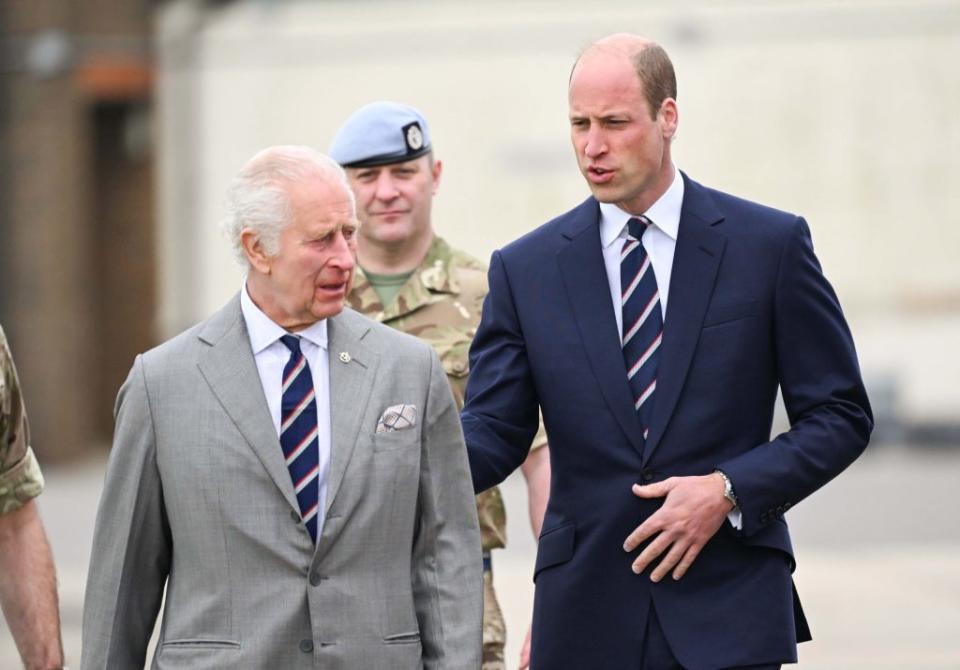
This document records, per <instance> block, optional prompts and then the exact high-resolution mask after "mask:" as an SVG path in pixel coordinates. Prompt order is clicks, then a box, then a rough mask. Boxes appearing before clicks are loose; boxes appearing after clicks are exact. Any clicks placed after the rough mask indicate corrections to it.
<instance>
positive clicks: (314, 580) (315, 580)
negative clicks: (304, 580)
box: [310, 572, 320, 586]
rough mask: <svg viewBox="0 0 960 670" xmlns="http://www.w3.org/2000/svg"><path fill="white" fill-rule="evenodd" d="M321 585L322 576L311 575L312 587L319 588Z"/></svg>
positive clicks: (313, 573)
mask: <svg viewBox="0 0 960 670" xmlns="http://www.w3.org/2000/svg"><path fill="white" fill-rule="evenodd" d="M319 583H320V575H319V574H318V573H316V572H311V573H310V586H317V585H318V584H319Z"/></svg>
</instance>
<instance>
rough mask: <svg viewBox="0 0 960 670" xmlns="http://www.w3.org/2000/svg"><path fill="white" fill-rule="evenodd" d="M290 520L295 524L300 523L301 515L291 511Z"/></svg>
mask: <svg viewBox="0 0 960 670" xmlns="http://www.w3.org/2000/svg"><path fill="white" fill-rule="evenodd" d="M290 519H291V520H292V521H293V522H294V523H300V515H299V514H297V513H296V512H294V511H293V510H290Z"/></svg>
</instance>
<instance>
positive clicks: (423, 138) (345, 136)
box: [329, 102, 431, 167]
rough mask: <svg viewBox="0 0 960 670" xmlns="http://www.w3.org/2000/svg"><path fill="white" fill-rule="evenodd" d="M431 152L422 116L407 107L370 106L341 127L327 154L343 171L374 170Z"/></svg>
mask: <svg viewBox="0 0 960 670" xmlns="http://www.w3.org/2000/svg"><path fill="white" fill-rule="evenodd" d="M430 149H431V145H430V128H429V126H427V120H426V119H425V118H423V114H421V113H420V112H419V111H417V110H416V109H414V108H413V107H411V106H409V105H401V104H400V103H396V102H372V103H370V104H369V105H365V106H363V107H361V108H360V109H358V110H357V111H355V112H354V113H353V114H352V115H351V116H350V118H349V119H347V120H346V122H345V123H344V124H343V125H342V126H340V130H338V131H337V134H336V135H334V137H333V142H331V143H330V151H329V154H330V157H331V158H333V160H335V161H337V162H338V163H340V165H342V166H343V167H373V166H376V165H390V164H392V163H402V162H404V161H410V160H413V159H414V158H419V157H420V156H423V155H424V154H427V153H429V152H430Z"/></svg>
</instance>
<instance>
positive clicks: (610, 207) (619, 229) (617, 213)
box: [600, 167, 683, 248]
mask: <svg viewBox="0 0 960 670" xmlns="http://www.w3.org/2000/svg"><path fill="white" fill-rule="evenodd" d="M682 207H683V177H682V176H681V175H680V170H678V169H677V168H676V167H674V168H673V182H672V183H671V184H670V187H669V188H667V190H666V191H665V192H664V194H663V195H661V196H660V198H659V199H658V200H657V201H656V202H655V203H653V204H652V205H651V206H650V209H648V210H647V211H646V212H644V215H645V216H646V217H647V218H648V219H650V220H651V221H653V225H655V226H656V227H657V228H659V229H660V230H661V231H663V232H664V233H666V234H667V235H668V236H669V237H670V239H672V240H674V241H676V240H677V233H678V232H679V230H680V210H681V208H682ZM632 216H633V214H630V213H629V212H625V211H623V210H622V209H620V208H619V207H617V206H616V205H615V204H613V203H612V202H601V203H600V243H601V245H603V247H604V248H607V247H609V246H610V245H611V244H613V243H614V242H615V241H616V240H617V239H619V238H620V237H621V235H622V234H623V229H624V228H626V226H627V221H629V220H630V217H632Z"/></svg>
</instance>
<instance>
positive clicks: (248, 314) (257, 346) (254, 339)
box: [240, 282, 327, 356]
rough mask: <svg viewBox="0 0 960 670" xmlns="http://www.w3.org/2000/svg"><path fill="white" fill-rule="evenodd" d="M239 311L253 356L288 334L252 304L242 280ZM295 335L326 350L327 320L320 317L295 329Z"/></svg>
mask: <svg viewBox="0 0 960 670" xmlns="http://www.w3.org/2000/svg"><path fill="white" fill-rule="evenodd" d="M240 311H241V312H242V313H243V319H244V321H246V322H247V332H248V333H249V334H250V346H251V348H252V349H253V355H254V356H256V355H257V354H259V353H260V352H261V351H263V350H264V349H266V348H267V347H269V346H270V345H272V344H273V343H274V342H276V341H277V340H279V339H280V338H281V337H283V336H284V335H287V334H289V333H287V331H286V330H285V329H284V328H283V327H281V326H280V325H278V324H277V323H276V322H275V321H274V320H273V319H271V318H270V317H269V316H267V315H266V314H264V313H263V310H261V309H260V308H259V307H257V306H256V305H255V304H254V302H253V300H252V299H251V298H250V294H249V293H248V292H247V285H246V282H244V285H243V290H242V291H240ZM296 335H297V336H298V337H300V338H302V339H304V340H307V341H308V342H312V343H313V344H315V345H317V346H318V347H320V348H321V349H324V350H326V348H327V320H326V319H321V320H320V321H317V322H316V323H314V324H311V325H310V326H309V327H307V328H304V329H303V330H300V331H297V333H296Z"/></svg>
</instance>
